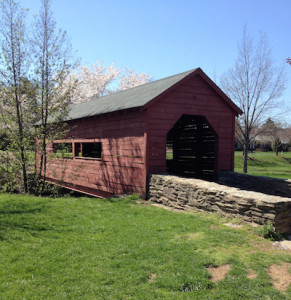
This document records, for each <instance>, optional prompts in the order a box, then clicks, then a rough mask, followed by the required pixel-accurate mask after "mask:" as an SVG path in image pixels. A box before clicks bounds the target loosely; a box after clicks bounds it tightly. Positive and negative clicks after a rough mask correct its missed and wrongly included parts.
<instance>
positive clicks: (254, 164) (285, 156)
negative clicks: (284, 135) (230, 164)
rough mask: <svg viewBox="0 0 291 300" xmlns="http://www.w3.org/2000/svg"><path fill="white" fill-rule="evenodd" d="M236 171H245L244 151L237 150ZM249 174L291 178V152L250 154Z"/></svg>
mask: <svg viewBox="0 0 291 300" xmlns="http://www.w3.org/2000/svg"><path fill="white" fill-rule="evenodd" d="M234 170H235V171H236V172H240V173H242V171H243V156H242V152H239V151H236V152H235V169H234ZM248 174H250V175H258V176H269V177H275V178H282V179H291V152H284V153H280V154H279V156H276V154H275V152H255V153H250V154H249V160H248Z"/></svg>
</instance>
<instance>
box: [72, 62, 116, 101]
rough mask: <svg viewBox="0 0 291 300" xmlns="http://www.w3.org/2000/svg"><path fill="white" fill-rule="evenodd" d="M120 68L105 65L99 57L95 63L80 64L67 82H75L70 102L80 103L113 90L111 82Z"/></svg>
mask: <svg viewBox="0 0 291 300" xmlns="http://www.w3.org/2000/svg"><path fill="white" fill-rule="evenodd" d="M120 72H121V70H119V69H118V68H116V67H115V65H114V64H111V65H110V66H108V67H106V66H104V65H103V64H102V63H101V61H100V60H99V59H97V61H96V64H91V65H88V66H87V65H80V66H79V67H78V68H77V69H76V70H75V71H73V72H71V74H70V77H69V78H68V81H67V83H69V85H70V84H71V83H72V82H75V83H76V88H75V90H74V92H73V96H72V102H74V103H81V102H85V101H88V100H90V99H92V98H99V97H102V96H105V95H107V94H110V93H112V92H113V90H112V84H113V82H114V81H116V80H117V78H118V76H119V74H120Z"/></svg>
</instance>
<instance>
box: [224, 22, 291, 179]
mask: <svg viewBox="0 0 291 300" xmlns="http://www.w3.org/2000/svg"><path fill="white" fill-rule="evenodd" d="M238 50H239V52H238V57H237V59H236V61H235V65H234V67H233V68H231V69H229V70H228V71H227V72H226V73H225V74H224V75H223V76H222V78H221V86H222V88H223V89H224V91H225V92H226V93H227V94H228V95H229V97H230V98H231V99H232V100H233V101H234V102H236V103H237V104H238V106H239V107H240V108H241V110H242V111H243V115H242V116H241V117H239V119H238V120H237V122H236V130H237V136H238V138H239V139H240V142H241V143H242V144H243V147H244V155H245V161H244V172H245V173H246V172H247V156H248V148H249V145H250V143H251V141H252V140H253V139H254V138H255V135H256V132H254V129H255V128H257V127H258V126H259V125H260V124H261V123H262V122H263V121H264V120H265V118H266V116H272V115H273V114H274V109H276V108H278V107H279V106H280V104H279V102H278V101H277V99H278V98H279V97H280V96H281V94H282V92H283V91H284V89H285V83H286V77H285V74H284V69H283V67H277V66H275V64H274V61H273V60H272V57H271V50H270V47H269V44H268V41H267V37H266V35H265V34H264V33H260V35H259V39H258V40H257V41H256V43H255V42H254V40H253V38H252V37H251V36H250V35H249V33H248V31H247V28H246V26H245V27H244V30H243V36H242V40H241V42H240V43H239V47H238Z"/></svg>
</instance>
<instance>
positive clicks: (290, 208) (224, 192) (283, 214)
mask: <svg viewBox="0 0 291 300" xmlns="http://www.w3.org/2000/svg"><path fill="white" fill-rule="evenodd" d="M149 200H150V201H153V202H157V203H163V204H165V205H168V206H171V207H175V208H179V209H187V210H191V209H198V210H204V211H211V212H216V213H220V214H233V215H236V216H240V217H241V218H242V219H243V220H245V221H247V222H255V223H257V224H265V223H266V222H267V221H271V222H272V223H273V224H274V226H275V228H276V230H277V231H279V232H281V233H291V198H284V197H279V196H271V195H266V194H263V193H258V192H251V191H245V190H240V189H238V188H235V187H228V186H225V185H221V184H217V183H214V182H208V181H204V180H199V179H192V178H191V179H189V178H180V177H177V176H170V175H151V178H150V182H149Z"/></svg>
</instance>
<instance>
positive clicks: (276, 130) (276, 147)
mask: <svg viewBox="0 0 291 300" xmlns="http://www.w3.org/2000/svg"><path fill="white" fill-rule="evenodd" d="M282 131H283V128H282V124H280V123H278V122H274V121H273V120H272V118H268V119H267V121H266V122H265V123H264V124H263V126H262V128H261V130H260V133H261V134H263V135H264V136H266V137H268V138H269V139H270V142H271V143H272V149H273V151H275V153H276V156H278V152H279V151H280V149H281V148H282V142H281V138H280V135H281V132H282Z"/></svg>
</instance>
